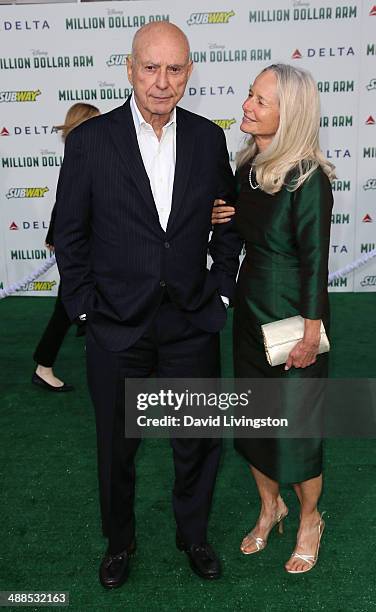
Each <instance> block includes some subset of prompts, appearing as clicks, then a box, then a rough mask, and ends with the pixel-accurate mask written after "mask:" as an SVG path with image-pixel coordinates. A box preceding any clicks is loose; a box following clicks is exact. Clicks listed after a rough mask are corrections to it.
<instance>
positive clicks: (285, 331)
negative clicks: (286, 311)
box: [261, 315, 330, 366]
mask: <svg viewBox="0 0 376 612" xmlns="http://www.w3.org/2000/svg"><path fill="white" fill-rule="evenodd" d="M261 330H262V334H263V336H264V345H265V352H266V358H267V360H268V363H269V364H270V365H271V366H277V365H281V364H282V363H286V361H287V357H288V356H289V353H290V351H291V349H292V348H294V346H295V345H296V344H297V342H299V340H302V338H303V335H304V319H303V317H301V316H300V315H298V316H296V317H289V318H288V319H281V320H280V321H274V322H273V323H265V325H261ZM329 349H330V344H329V340H328V336H327V335H326V331H325V327H324V323H323V322H322V321H321V339H320V347H319V353H327V352H328V351H329Z"/></svg>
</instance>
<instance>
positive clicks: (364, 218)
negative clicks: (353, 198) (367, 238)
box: [362, 213, 373, 223]
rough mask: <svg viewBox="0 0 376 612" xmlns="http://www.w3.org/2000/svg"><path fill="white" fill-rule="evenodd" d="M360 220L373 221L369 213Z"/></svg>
mask: <svg viewBox="0 0 376 612" xmlns="http://www.w3.org/2000/svg"><path fill="white" fill-rule="evenodd" d="M362 221H363V223H373V219H372V217H371V215H369V214H368V213H367V214H366V215H364V217H363V219H362Z"/></svg>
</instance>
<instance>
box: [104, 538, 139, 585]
mask: <svg viewBox="0 0 376 612" xmlns="http://www.w3.org/2000/svg"><path fill="white" fill-rule="evenodd" d="M135 550H136V543H135V542H134V541H133V542H132V544H131V545H130V546H129V547H128V548H127V549H126V550H123V552H121V553H119V554H117V555H111V554H110V553H108V552H107V553H106V556H105V557H104V558H103V560H102V563H101V565H100V568H99V580H100V582H101V585H102V586H104V587H105V588H106V589H117V588H118V587H121V585H122V584H124V582H126V580H127V578H128V574H129V557H130V556H131V555H132V554H133V553H134V552H135Z"/></svg>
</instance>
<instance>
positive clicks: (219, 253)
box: [209, 130, 243, 302]
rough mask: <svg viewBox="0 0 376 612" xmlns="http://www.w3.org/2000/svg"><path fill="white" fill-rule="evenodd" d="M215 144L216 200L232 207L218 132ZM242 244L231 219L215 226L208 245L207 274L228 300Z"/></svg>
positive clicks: (229, 175)
mask: <svg viewBox="0 0 376 612" xmlns="http://www.w3.org/2000/svg"><path fill="white" fill-rule="evenodd" d="M218 140H219V142H218V149H217V155H218V189H217V198H219V199H221V200H225V201H226V202H227V203H228V204H230V205H232V206H235V203H236V197H237V196H236V183H235V178H234V175H233V172H232V169H231V166H230V162H229V155H228V151H227V146H226V139H225V135H224V133H223V131H222V130H221V131H220V132H219V139H218ZM242 245H243V242H242V240H241V238H240V236H239V234H238V233H237V231H236V229H235V225H234V218H233V217H232V218H231V221H229V222H228V223H222V224H217V225H215V226H214V227H213V233H212V237H211V240H210V242H209V253H210V255H211V257H212V259H213V264H212V267H211V270H210V272H211V274H214V275H215V276H216V277H217V281H218V286H219V292H220V294H221V295H223V296H225V297H227V298H229V300H230V302H231V301H232V300H233V298H234V293H235V282H236V276H237V273H238V268H239V255H240V252H241V249H242Z"/></svg>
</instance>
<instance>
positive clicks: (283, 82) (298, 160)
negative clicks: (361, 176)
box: [237, 64, 335, 194]
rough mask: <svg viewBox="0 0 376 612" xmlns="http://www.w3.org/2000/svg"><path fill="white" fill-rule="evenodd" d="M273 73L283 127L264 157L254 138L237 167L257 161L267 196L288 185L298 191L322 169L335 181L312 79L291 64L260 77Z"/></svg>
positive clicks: (248, 143) (273, 68)
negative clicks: (321, 140)
mask: <svg viewBox="0 0 376 612" xmlns="http://www.w3.org/2000/svg"><path fill="white" fill-rule="evenodd" d="M267 70H272V71H273V72H274V74H275V75H276V77H277V95H278V99H279V116H280V118H279V127H278V130H277V132H276V134H275V136H274V138H273V140H272V142H271V143H270V145H269V146H268V147H267V148H266V149H265V151H263V152H262V153H257V146H256V143H255V139H254V137H253V136H251V137H250V138H249V139H248V141H247V143H246V146H245V148H244V149H242V150H241V151H239V153H238V155H237V166H238V167H240V166H243V165H244V164H245V163H247V162H248V161H249V160H250V159H253V162H252V166H253V168H254V170H255V172H256V180H257V183H258V184H259V185H260V187H261V189H262V190H263V191H266V193H270V194H272V193H277V192H278V191H280V189H281V188H282V187H283V185H285V184H286V177H287V175H288V174H289V173H290V172H291V171H293V173H292V175H291V174H290V176H289V177H288V179H287V185H286V186H287V189H288V190H289V191H295V190H296V189H298V187H300V185H302V183H304V181H306V180H307V179H308V177H309V176H310V175H311V174H312V172H313V171H314V170H315V169H316V168H317V167H318V166H321V168H322V169H323V171H324V172H325V174H326V175H327V176H328V177H329V179H330V180H333V179H334V178H335V167H334V166H333V164H331V163H330V162H329V161H328V160H327V159H326V157H325V156H324V154H323V152H322V151H321V149H320V144H319V129H320V98H319V92H318V89H317V84H316V82H315V80H314V79H313V77H312V75H311V74H310V73H309V72H308V71H306V70H302V69H301V68H295V67H293V66H290V65H288V64H273V65H271V66H268V67H267V68H264V70H262V72H261V73H260V74H262V73H263V72H266V71H267Z"/></svg>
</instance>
